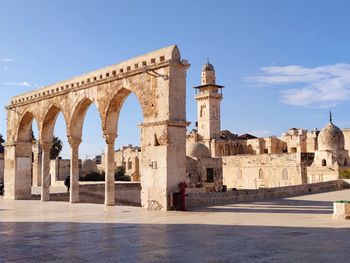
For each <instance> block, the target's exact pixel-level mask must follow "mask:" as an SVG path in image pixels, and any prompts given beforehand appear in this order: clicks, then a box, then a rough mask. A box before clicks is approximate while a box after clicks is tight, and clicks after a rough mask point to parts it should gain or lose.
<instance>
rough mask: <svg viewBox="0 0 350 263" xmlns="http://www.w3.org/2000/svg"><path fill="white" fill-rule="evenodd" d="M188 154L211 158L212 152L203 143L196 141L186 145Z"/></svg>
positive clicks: (194, 156) (195, 156)
mask: <svg viewBox="0 0 350 263" xmlns="http://www.w3.org/2000/svg"><path fill="white" fill-rule="evenodd" d="M186 155H187V156H189V157H192V158H197V159H198V158H210V157H211V154H210V151H209V149H208V147H207V146H205V145H204V144H203V143H200V142H195V143H190V144H188V145H186Z"/></svg>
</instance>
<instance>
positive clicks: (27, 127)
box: [16, 111, 40, 142]
mask: <svg viewBox="0 0 350 263" xmlns="http://www.w3.org/2000/svg"><path fill="white" fill-rule="evenodd" d="M33 120H35V122H36V123H37V125H38V130H39V122H38V121H37V119H36V118H35V117H34V115H33V114H32V113H31V112H29V111H27V112H25V113H24V114H23V115H22V118H21V120H20V122H19V125H18V130H17V137H16V139H17V141H21V142H31V141H32V123H33ZM39 136H40V130H39Z"/></svg>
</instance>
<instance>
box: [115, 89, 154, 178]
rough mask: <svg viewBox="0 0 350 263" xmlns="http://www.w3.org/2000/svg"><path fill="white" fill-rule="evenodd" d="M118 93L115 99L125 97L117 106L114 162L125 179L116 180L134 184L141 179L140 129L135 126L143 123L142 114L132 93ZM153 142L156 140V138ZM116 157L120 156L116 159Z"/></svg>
mask: <svg viewBox="0 0 350 263" xmlns="http://www.w3.org/2000/svg"><path fill="white" fill-rule="evenodd" d="M120 92H121V93H122V94H118V95H117V96H116V97H118V96H123V95H124V96H125V97H124V98H123V100H120V102H121V105H119V107H120V108H119V114H118V115H117V116H118V117H117V122H116V129H117V134H118V137H117V138H116V147H117V149H118V150H117V151H116V153H115V154H116V159H115V162H116V166H117V169H118V170H120V167H121V166H123V168H124V170H125V177H121V176H117V177H116V180H117V181H120V180H129V179H130V180H131V181H134V182H135V181H139V180H140V177H141V174H140V165H141V164H142V155H141V154H142V153H141V129H140V128H139V127H137V125H139V124H141V123H142V122H143V114H142V108H141V106H140V103H139V101H138V98H137V96H136V95H135V94H134V93H132V92H131V93H130V92H129V93H128V92H127V90H124V91H123V90H121V91H120ZM130 112H132V114H130ZM155 140H158V138H157V137H156V136H155ZM118 155H120V156H119V157H118ZM118 160H119V161H118ZM135 160H137V161H135Z"/></svg>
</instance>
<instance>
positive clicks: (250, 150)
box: [247, 144, 253, 154]
mask: <svg viewBox="0 0 350 263" xmlns="http://www.w3.org/2000/svg"><path fill="white" fill-rule="evenodd" d="M247 153H248V154H253V147H252V145H251V144H249V145H248V147H247Z"/></svg>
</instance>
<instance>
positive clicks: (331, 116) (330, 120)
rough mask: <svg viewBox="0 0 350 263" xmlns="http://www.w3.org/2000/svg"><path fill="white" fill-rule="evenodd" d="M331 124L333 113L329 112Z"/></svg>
mask: <svg viewBox="0 0 350 263" xmlns="http://www.w3.org/2000/svg"><path fill="white" fill-rule="evenodd" d="M329 122H330V123H332V112H331V111H329Z"/></svg>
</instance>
